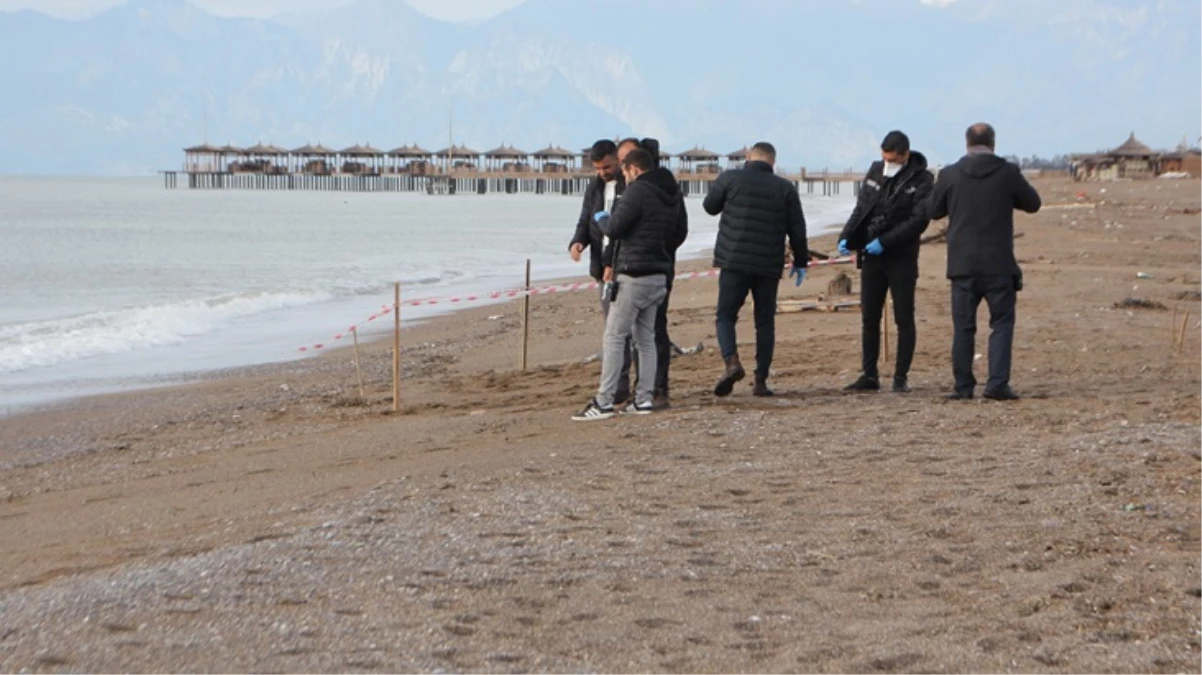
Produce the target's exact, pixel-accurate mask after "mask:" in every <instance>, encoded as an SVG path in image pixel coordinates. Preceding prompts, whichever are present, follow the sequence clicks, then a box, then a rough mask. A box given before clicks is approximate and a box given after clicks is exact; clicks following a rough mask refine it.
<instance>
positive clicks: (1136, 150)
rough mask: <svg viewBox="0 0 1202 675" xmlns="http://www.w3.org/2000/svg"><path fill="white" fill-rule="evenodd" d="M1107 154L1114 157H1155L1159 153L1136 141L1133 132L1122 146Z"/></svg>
mask: <svg viewBox="0 0 1202 675" xmlns="http://www.w3.org/2000/svg"><path fill="white" fill-rule="evenodd" d="M1107 154H1108V155H1110V156H1112V157H1155V156H1156V155H1158V154H1159V153H1157V152H1156V151H1154V150H1152V148H1149V147H1148V146H1146V145H1144V144H1143V143H1141V142H1139V141H1138V140H1136V138H1135V132H1134V131H1132V132H1131V135H1130V136H1128V137H1127V140H1126V141H1124V142H1123V144H1122V145H1120V146H1119V147H1117V148H1115V149H1114V150H1111V151H1110V152H1108V153H1107Z"/></svg>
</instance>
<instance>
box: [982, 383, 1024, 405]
mask: <svg viewBox="0 0 1202 675" xmlns="http://www.w3.org/2000/svg"><path fill="white" fill-rule="evenodd" d="M984 396H985V398H987V399H989V400H991V401H1017V400H1018V394H1016V393H1014V390H1013V389H1011V388H1010V385H1006V386H1004V387H1001V388H1000V389H995V390H993V391H990V390H988V389H986V390H985V393H984Z"/></svg>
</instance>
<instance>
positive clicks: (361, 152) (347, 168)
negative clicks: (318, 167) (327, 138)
mask: <svg viewBox="0 0 1202 675" xmlns="http://www.w3.org/2000/svg"><path fill="white" fill-rule="evenodd" d="M338 155H339V156H340V157H342V158H343V159H344V161H343V162H342V171H343V172H345V173H368V171H367V169H371V173H379V172H380V160H381V159H383V158H384V151H383V150H380V149H379V148H374V147H372V145H371V143H367V144H365V145H359V144H358V143H356V144H355V145H352V146H350V147H349V148H343V149H342V150H339V151H338ZM346 158H349V159H350V160H353V161H346ZM361 160H367V161H361Z"/></svg>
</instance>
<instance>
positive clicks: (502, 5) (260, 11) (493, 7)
mask: <svg viewBox="0 0 1202 675" xmlns="http://www.w3.org/2000/svg"><path fill="white" fill-rule="evenodd" d="M189 1H190V2H192V3H193V4H195V5H198V6H200V7H202V8H204V9H205V10H207V11H209V12H212V13H214V14H221V15H223V16H254V17H267V16H271V15H273V14H279V13H280V12H285V11H288V12H295V11H303V10H308V9H323V8H328V7H337V6H339V5H345V4H348V3H350V2H353V0H189ZM405 2H408V3H409V4H410V5H412V6H413V7H415V8H417V9H418V10H420V11H422V12H424V13H426V14H428V15H430V16H432V17H435V18H438V19H446V20H448V21H463V20H467V19H482V18H485V17H488V16H492V15H493V14H497V13H499V12H502V11H504V10H506V9H509V8H510V7H514V6H516V5H520V4H521V3H522V0H405ZM123 4H125V0H0V11H9V12H12V11H16V10H20V9H34V10H37V11H39V12H44V13H46V14H51V15H54V16H58V17H63V18H70V19H77V18H83V17H86V16H90V15H92V14H95V13H96V12H98V11H100V10H103V9H107V8H109V7H113V6H116V5H123Z"/></svg>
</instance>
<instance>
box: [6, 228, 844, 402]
mask: <svg viewBox="0 0 1202 675" xmlns="http://www.w3.org/2000/svg"><path fill="white" fill-rule="evenodd" d="M839 227H841V224H839V223H828V224H826V225H821V226H819V227H818V228H817V231H818V233H819V234H814V235H812V236H811V237H810V240H811V241H813V240H814V239H816V238H821V237H825V236H827V235H829V234H830V233H831V232H832V231H836V230H837V229H838V228H839ZM832 245H833V244H832ZM564 255H565V257H566V255H567V254H566V250H565V253H564ZM711 257H712V249H701V250H694V251H692V252H691V254H689V255H687V256H686V257H684V258H682V259H681V260H680V261H679V263H678V270H677V272H678V274H679V273H681V271H682V270H686V271H701V270H702V269H709V267H708V266H704V265H702V263H703V262H704V261H706V260H708V259H710V258H711ZM579 265H580V266H582V267H583V268H584V269H585V272H586V274H584V275H582V276H563V275H560V274H559V273H558V272H552V273H549V274H548V275H547V276H540V275H538V274H537V273H533V274H532V276H531V284H532V285H533V286H535V287H549V286H563V285H570V284H577V283H590V282H592V279H591V277H588V276H587V267H588V261H587V258H585V259H582V261H581V262H580V263H579ZM450 288H451V290H449V291H447V292H441V291H438V290H434V289H428V290H429V291H430V292H429V293H425V294H420V295H419V297H418V298H416V300H418V301H421V302H423V305H422V306H423V307H429V306H430V304H428V301H430V300H437V301H439V303H440V304H443V305H453V304H454V303H451V302H449V300H450V298H453V297H458V298H464V297H466V296H469V295H473V296H476V297H479V298H481V299H480V300H477V301H473V302H471V303H470V304H469V303H466V302H465V303H463V304H459V305H458V306H452V307H450V308H449V309H445V310H439V311H434V312H431V313H428V314H426V315H424V316H421V317H419V318H416V319H406V318H405V312H406V310H407V309H411V308H412V306H410V305H407V303H409V302H413V299H410V300H406V298H405V296H404V293H405V288H404V287H402V289H401V290H402V298H401V312H402V332H403V333H404V332H408V331H410V330H412V329H413V328H416V327H417V326H420V325H422V324H423V323H425V322H428V321H432V320H438V319H440V318H443V317H447V316H453V315H457V314H460V313H462V312H469V311H471V310H473V309H481V310H484V309H487V308H489V307H492V308H494V309H495V308H496V307H499V306H502V305H506V304H508V303H510V302H514V301H515V299H513V298H498V299H489V298H487V296H488V295H490V294H492V293H505V292H508V291H512V290H514V289H515V288H517V287H515V286H513V285H505V286H504V287H501V286H500V285H498V286H497V287H492V286H489V287H487V288H483V290H481V289H475V290H473V291H472V292H455V291H454V288H455V285H452V286H451V287H450ZM581 292H585V293H587V292H589V291H588V290H587V289H585V290H584V291H581ZM557 294H561V293H557ZM381 297H382V298H383V297H384V296H381ZM535 297H537V296H535ZM390 300H391V296H390V295H389V296H388V297H387V298H385V304H386V305H390V304H391V302H390ZM517 301H520V300H517ZM364 305H365V307H366V306H367V304H366V303H364ZM368 311H369V310H364V314H363V316H362V317H361V318H360V319H358V320H357V323H356V324H355V325H359V324H365V323H367V321H366V318H367V317H368V316H371V315H372V314H369V313H367V312H368ZM375 314H377V315H378V314H379V309H376V310H375ZM490 315H491V314H490ZM391 320H392V318H391V314H387V315H383V316H381V317H380V319H377V321H380V322H391ZM331 325H333V324H331ZM377 325H378V324H377ZM373 332H374V333H375V334H370V333H369V334H367V335H363V334H362V333H361V334H360V341H361V344H363V345H366V344H368V343H373V342H379V341H389V340H391V337H390V336H391V334H392V331H391V329H387V330H381V331H373ZM328 334H329V335H338V334H341V335H343V338H342V339H341V340H340V341H338V343H337V344H333V345H332V344H330V342H331V341H330V340H328V339H317V338H313V339H312V341H311V342H310V343H309V345H304V346H300V345H298V351H305V352H309V354H306V355H303V356H300V357H296V356H293V357H291V358H280V359H275V360H269V361H262V362H258V363H250V364H246V365H235V366H219V367H215V368H207V369H202V370H191V371H181V372H165V373H155V374H150V375H141V376H121V377H105V378H92V379H90V380H86V381H70V382H72V383H79V384H84V385H86V387H87V388H89V389H92V390H93V391H91V392H89V393H86V394H81V395H67V396H65V397H60V398H55V399H51V400H39V401H34V402H30V403H14V404H11V405H7V406H3V407H0V420H4V419H11V418H13V417H14V416H19V415H24V414H29V413H36V412H39V411H49V410H62V409H64V408H65V407H69V406H70V405H71V404H72V403H73V402H76V401H81V400H86V399H90V398H95V397H102V396H110V395H114V396H119V395H123V394H133V393H137V392H148V391H155V390H160V389H164V388H174V387H187V386H192V385H196V384H201V383H204V382H208V381H212V380H214V379H221V378H229V377H235V378H236V377H241V376H251V377H253V376H255V375H256V373H257V372H258V371H261V370H262V369H272V368H277V367H281V366H284V365H285V364H289V363H294V362H300V361H305V360H307V359H308V358H312V357H313V356H314V355H316V356H320V355H321V354H327V353H333V352H335V351H337V350H344V349H345V350H351V349H353V346H352V345H351V339H350V333H349V332H348V331H346V330H343V331H341V332H339V331H338V330H337V329H334V328H331V329H330V331H329V333H328ZM298 342H299V340H298ZM316 344H321V345H323V346H322V347H321V348H320V349H314V348H313V347H312V345H316Z"/></svg>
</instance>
